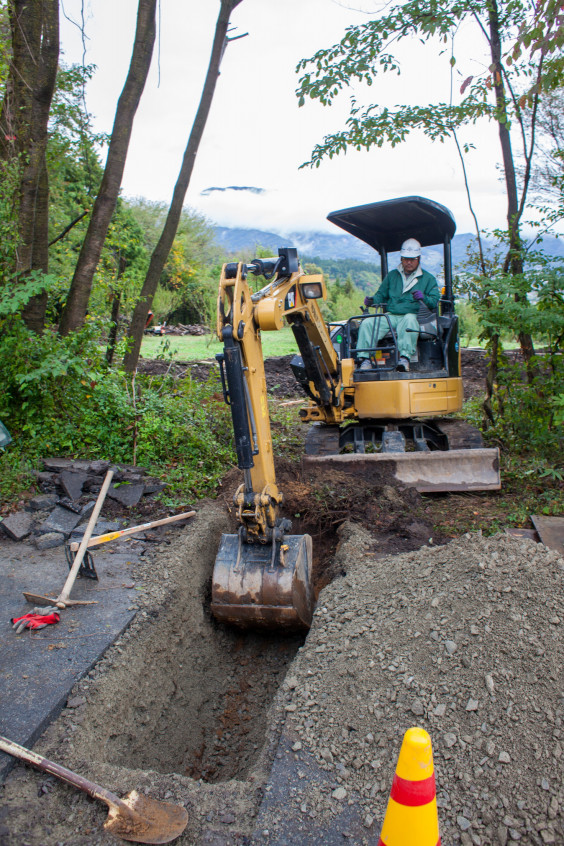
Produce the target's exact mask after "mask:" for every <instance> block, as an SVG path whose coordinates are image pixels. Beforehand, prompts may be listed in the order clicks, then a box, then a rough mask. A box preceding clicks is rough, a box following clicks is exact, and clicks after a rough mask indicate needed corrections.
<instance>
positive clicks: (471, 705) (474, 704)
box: [466, 698, 480, 711]
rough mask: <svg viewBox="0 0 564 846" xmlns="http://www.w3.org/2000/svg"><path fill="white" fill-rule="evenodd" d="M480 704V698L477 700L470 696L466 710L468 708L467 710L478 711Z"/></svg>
mask: <svg viewBox="0 0 564 846" xmlns="http://www.w3.org/2000/svg"><path fill="white" fill-rule="evenodd" d="M479 705H480V703H479V702H478V700H477V699H472V698H470V699H469V700H468V703H467V705H466V710H467V711H477V710H478V707H479Z"/></svg>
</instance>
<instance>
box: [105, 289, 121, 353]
mask: <svg viewBox="0 0 564 846" xmlns="http://www.w3.org/2000/svg"><path fill="white" fill-rule="evenodd" d="M120 304H121V293H120V291H116V292H115V293H114V298H113V300H112V316H111V317H110V333H109V335H108V346H107V347H106V361H107V362H108V364H110V365H111V363H112V362H113V360H114V353H115V349H116V343H117V335H118V325H119V307H120Z"/></svg>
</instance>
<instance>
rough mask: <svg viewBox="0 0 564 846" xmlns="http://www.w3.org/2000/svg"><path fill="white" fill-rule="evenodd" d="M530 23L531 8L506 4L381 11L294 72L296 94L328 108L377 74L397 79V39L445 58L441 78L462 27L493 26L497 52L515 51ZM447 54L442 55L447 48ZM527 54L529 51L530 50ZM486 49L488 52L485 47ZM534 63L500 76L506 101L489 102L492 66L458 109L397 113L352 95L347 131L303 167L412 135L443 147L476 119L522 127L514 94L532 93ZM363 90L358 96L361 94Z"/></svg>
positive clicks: (454, 0)
mask: <svg viewBox="0 0 564 846" xmlns="http://www.w3.org/2000/svg"><path fill="white" fill-rule="evenodd" d="M530 18H531V8H530V7H529V6H528V5H527V4H525V3H524V2H522V0H504V2H500V3H497V4H496V7H495V9H494V7H493V5H490V4H489V3H485V4H483V5H482V6H480V7H477V6H475V5H472V4H468V3H462V2H460V0H433V2H432V3H431V4H430V5H427V6H426V7H425V10H424V11H423V12H422V10H421V4H420V3H419V2H418V1H417V0H411V2H407V3H398V4H396V5H392V6H385V7H384V10H383V12H382V13H380V14H378V15H377V16H375V17H374V19H372V20H370V21H368V22H366V23H363V24H360V25H358V26H351V27H349V28H348V29H347V30H346V33H345V35H344V37H343V38H342V39H341V41H340V42H339V43H338V44H335V45H333V46H332V47H329V48H327V49H322V50H319V51H318V52H317V53H316V54H315V55H314V56H312V57H311V58H310V59H303V60H302V61H301V62H300V63H299V64H298V67H297V71H298V72H300V71H304V72H305V73H304V75H303V76H302V77H301V79H300V85H299V88H298V90H297V95H298V98H299V104H300V106H303V105H304V103H305V99H306V98H311V99H314V100H319V101H320V102H321V103H322V104H323V105H331V104H332V102H333V100H334V99H335V97H337V96H338V94H339V93H340V92H342V91H343V90H344V89H346V88H348V87H351V86H352V85H354V84H355V83H356V84H357V85H358V84H359V83H360V84H361V85H365V86H372V85H373V84H374V82H375V80H376V79H377V78H378V76H379V75H380V74H385V73H394V74H399V73H400V72H401V67H400V62H399V59H398V57H397V54H396V53H395V52H394V51H395V50H396V45H397V44H398V42H400V41H401V40H403V39H409V40H411V41H412V42H413V41H414V40H415V39H416V38H417V39H419V41H420V42H422V43H423V44H425V45H427V48H428V49H433V50H435V51H439V52H440V53H442V54H443V55H444V56H445V75H446V76H447V77H448V75H449V74H450V69H451V68H452V67H454V66H455V65H456V64H457V58H456V54H455V52H454V47H455V44H456V38H457V34H458V31H459V30H460V29H461V28H462V31H463V32H464V31H465V30H464V28H463V27H462V25H463V24H465V23H466V22H468V23H470V24H471V23H474V22H475V21H477V23H478V27H479V29H481V31H482V33H483V34H486V33H488V32H489V31H490V25H492V23H493V21H494V20H495V19H497V33H496V35H497V36H499V38H500V41H501V43H502V45H503V44H504V42H509V43H514V42H515V40H516V39H517V37H518V33H519V29H520V27H525V26H526V23H527V21H528V20H530ZM449 43H450V44H451V46H452V49H451V50H450V51H448V52H447V50H446V49H445V48H446V45H447V44H449ZM529 47H530V45H529ZM488 49H489V45H488ZM540 67H541V66H540V64H539V56H538V55H537V54H535V51H534V50H529V49H526V50H525V51H524V53H523V54H522V55H518V54H517V53H516V54H515V55H514V56H513V57H512V59H511V61H510V62H508V63H507V64H506V66H505V67H504V68H503V75H504V84H505V85H507V87H508V88H509V89H510V91H511V96H510V97H508V98H507V99H506V100H505V99H503V100H499V101H498V100H497V99H496V98H495V97H494V96H493V92H494V88H495V86H496V85H497V84H498V82H501V78H499V79H498V78H497V77H496V76H495V73H496V68H495V66H493V65H492V66H491V67H489V68H488V67H484V69H483V71H482V72H481V73H479V74H476V73H472V74H470V75H468V76H466V78H465V79H464V82H463V83H462V85H461V86H460V92H459V94H460V97H459V101H458V102H451V103H444V102H438V103H432V104H416V105H411V104H405V105H402V106H398V107H397V108H396V109H388V108H385V107H380V106H379V105H376V104H370V105H363V104H361V103H360V102H359V101H358V99H357V95H356V94H355V95H354V96H352V97H351V107H350V114H349V117H348V119H347V121H346V128H345V129H344V130H343V131H341V132H337V133H335V134H333V135H328V136H327V137H326V138H325V139H324V140H323V142H322V143H320V144H318V145H317V146H316V147H315V149H314V151H313V154H312V158H311V160H310V161H309V162H308V163H307V164H308V165H310V166H313V165H314V166H316V167H318V166H319V165H320V163H321V161H322V159H323V158H324V157H326V156H327V157H328V158H332V157H333V156H335V155H338V154H339V153H343V152H345V151H346V150H347V149H348V148H349V147H352V148H353V149H356V150H361V149H369V148H370V147H373V146H377V147H381V146H383V145H384V144H389V145H391V146H392V147H394V146H396V145H397V144H400V143H402V142H403V141H405V140H406V138H407V137H408V135H409V134H410V133H411V132H413V131H414V130H422V131H423V132H424V133H425V134H426V135H427V136H428V137H429V138H430V139H431V140H433V141H437V140H438V141H444V140H445V139H447V138H449V137H451V136H452V132H453V130H454V129H455V128H457V127H460V126H464V125H472V124H474V123H476V121H478V120H480V119H481V118H484V117H485V118H488V119H493V120H495V121H497V122H499V123H503V124H505V125H507V126H509V125H510V124H511V121H512V120H513V119H515V120H516V121H518V122H521V125H522V126H523V107H524V106H525V105H526V101H523V100H520V99H519V96H518V93H519V90H520V89H521V90H523V88H526V89H530V87H531V85H532V83H533V82H534V81H535V74H540V72H541V71H540ZM361 90H362V89H361Z"/></svg>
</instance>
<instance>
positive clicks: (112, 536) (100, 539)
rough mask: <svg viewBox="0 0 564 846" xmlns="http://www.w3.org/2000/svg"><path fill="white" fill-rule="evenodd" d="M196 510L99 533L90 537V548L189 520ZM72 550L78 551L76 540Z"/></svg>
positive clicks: (72, 544) (71, 546)
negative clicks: (168, 524)
mask: <svg viewBox="0 0 564 846" xmlns="http://www.w3.org/2000/svg"><path fill="white" fill-rule="evenodd" d="M195 513H196V512H195V511H185V512H184V513H183V514H173V515H172V517H163V518H162V520H153V521H152V522H151V523H143V524H142V525H140V526H130V528H129V529H121V530H120V531H118V532H108V533H107V534H105V535H97V536H96V537H95V538H90V540H89V541H88V549H90V547H92V546H99V545H100V544H101V543H108V542H109V541H113V540H116V538H125V537H127V535H135V534H137V532H145V531H147V530H148V529H155V528H156V527H157V526H166V524H167V523H176V522H177V521H178V520H187V519H188V517H193V516H194V515H195ZM70 548H71V552H76V550H77V549H78V548H79V544H78V543H77V542H76V541H74V542H73V543H71V545H70Z"/></svg>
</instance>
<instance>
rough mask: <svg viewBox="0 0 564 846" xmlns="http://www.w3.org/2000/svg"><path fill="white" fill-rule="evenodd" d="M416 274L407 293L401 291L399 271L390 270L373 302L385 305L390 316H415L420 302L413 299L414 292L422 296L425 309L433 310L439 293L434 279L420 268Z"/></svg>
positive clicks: (401, 281)
mask: <svg viewBox="0 0 564 846" xmlns="http://www.w3.org/2000/svg"><path fill="white" fill-rule="evenodd" d="M416 273H417V274H418V275H417V276H416V278H415V284H414V285H412V286H411V287H410V289H409V290H408V291H405V293H404V290H403V278H402V275H401V273H400V272H399V270H390V272H389V273H388V274H386V276H384V280H383V282H382V284H381V285H380V287H379V288H378V290H377V291H376V293H375V294H374V297H373V301H374V304H376V303H386V305H387V307H388V311H389V312H390V313H391V314H409V313H410V312H412V313H413V314H417V312H418V311H419V304H420V302H421V301H420V300H414V299H413V296H412V295H413V292H414V291H421V293H422V294H423V302H424V303H425V305H426V306H427V308H430V309H434V308H436V306H437V303H438V301H439V298H440V296H441V292H440V291H439V286H438V285H437V280H436V279H435V277H434V276H433V275H432V274H431V273H429V272H428V271H427V270H423V269H422V268H421V267H418V268H417V271H416Z"/></svg>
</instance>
